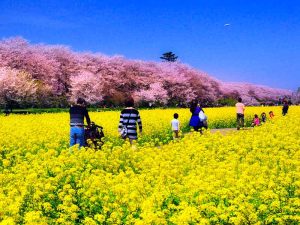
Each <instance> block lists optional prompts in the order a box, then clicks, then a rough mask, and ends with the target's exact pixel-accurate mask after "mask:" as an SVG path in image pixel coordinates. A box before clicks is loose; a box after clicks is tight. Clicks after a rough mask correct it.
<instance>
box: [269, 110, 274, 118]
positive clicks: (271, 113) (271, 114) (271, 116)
mask: <svg viewBox="0 0 300 225" xmlns="http://www.w3.org/2000/svg"><path fill="white" fill-rule="evenodd" d="M269 116H270V119H273V118H274V116H275V115H274V113H273V111H270V112H269Z"/></svg>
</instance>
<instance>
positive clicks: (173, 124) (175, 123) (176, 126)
mask: <svg viewBox="0 0 300 225" xmlns="http://www.w3.org/2000/svg"><path fill="white" fill-rule="evenodd" d="M173 117H174V119H173V120H172V121H171V127H172V131H173V133H174V136H175V138H179V128H180V127H179V126H180V125H179V120H178V117H179V115H178V113H174V116H173Z"/></svg>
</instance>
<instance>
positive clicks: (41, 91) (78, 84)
mask: <svg viewBox="0 0 300 225" xmlns="http://www.w3.org/2000/svg"><path fill="white" fill-rule="evenodd" d="M0 67H2V68H4V67H5V70H7V71H9V70H11V71H14V72H10V73H12V74H15V76H17V74H18V73H19V71H24V72H26V74H28V78H27V81H28V82H29V84H30V85H32V84H33V83H34V84H35V88H34V91H35V93H37V98H36V101H37V103H36V104H37V105H39V106H66V104H67V101H68V100H74V98H76V97H78V96H81V97H85V98H86V99H87V100H88V101H89V102H90V103H91V104H98V103H99V102H104V104H105V102H111V103H113V104H116V105H119V104H122V103H123V102H124V101H125V100H126V98H127V97H128V96H133V97H134V98H136V100H137V101H149V102H155V101H156V102H160V103H161V104H166V105H176V104H181V103H184V104H187V103H189V102H191V101H193V100H197V101H200V102H201V104H203V105H211V104H213V103H214V102H217V100H218V99H224V98H227V97H231V98H232V97H233V96H241V97H242V98H243V99H244V101H245V102H246V103H247V104H259V103H260V102H262V101H274V100H276V99H278V97H279V96H290V95H291V92H289V91H287V90H280V89H272V88H269V87H265V86H260V85H253V84H246V83H225V82H222V81H219V80H216V79H215V78H213V77H211V76H209V75H208V74H206V73H204V72H202V71H199V70H196V69H194V68H192V67H190V66H188V65H185V64H183V63H180V62H178V61H176V62H172V63H169V62H145V61H141V60H128V59H126V58H124V57H122V56H112V57H110V56H106V55H103V54H99V53H96V54H95V53H90V52H83V53H81V52H74V51H72V50H71V49H70V48H69V47H66V46H61V45H43V44H30V43H29V42H28V41H26V40H24V39H22V38H19V37H17V38H10V39H5V40H2V41H0ZM15 71H18V72H15ZM5 73H7V72H5ZM25 80H26V79H25ZM30 85H29V86H30Z"/></svg>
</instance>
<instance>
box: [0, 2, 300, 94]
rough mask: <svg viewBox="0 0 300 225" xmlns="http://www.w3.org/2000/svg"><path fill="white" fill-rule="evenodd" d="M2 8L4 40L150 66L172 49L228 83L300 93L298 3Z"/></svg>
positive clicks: (32, 4) (35, 4) (66, 4)
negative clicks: (63, 47)
mask: <svg viewBox="0 0 300 225" xmlns="http://www.w3.org/2000/svg"><path fill="white" fill-rule="evenodd" d="M0 9H1V13H0V38H1V39H3V38H8V37H13V36H22V37H23V38H25V39H27V40H29V41H30V42H31V43H45V44H64V45H68V46H70V47H71V48H72V49H73V50H75V51H91V52H101V53H103V54H107V55H115V54H118V55H123V56H125V57H127V58H130V59H142V60H151V61H159V60H160V59H159V57H160V56H161V55H162V53H164V52H166V51H173V52H174V53H175V54H176V55H178V56H179V59H180V60H181V61H182V62H184V63H187V64H189V65H191V66H193V67H195V68H198V69H200V70H202V71H205V72H207V73H209V74H210V75H211V76H213V77H215V78H218V79H220V80H223V81H238V82H250V83H255V84H262V85H268V86H270V87H275V88H285V89H292V90H296V88H298V87H300V1H296V0H285V1H284V0H222V1H221V0H219V1H216V0H198V1H196V0H190V1H177V0H164V1H158V0H155V1H154V0H153V1H149V0H146V1H142V0H140V1H137V0H122V1H121V0H102V1H101V0H98V1H97V0H82V1H78V0H73V1H67V0H59V1H58V0H48V1H46V0H40V1H37V0H30V1H29V0H23V1H22V0H1V1H0ZM225 24H230V25H229V26H224V25H225Z"/></svg>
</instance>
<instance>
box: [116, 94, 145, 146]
mask: <svg viewBox="0 0 300 225" xmlns="http://www.w3.org/2000/svg"><path fill="white" fill-rule="evenodd" d="M125 107H126V108H125V109H123V110H122V111H121V115H120V122H119V132H121V130H122V127H123V126H125V127H126V128H127V135H126V137H125V138H124V139H126V138H128V139H129V141H130V144H132V140H136V139H137V124H138V126H139V131H140V134H141V133H142V121H141V117H140V114H139V111H138V110H136V109H135V108H134V101H133V99H132V98H131V99H129V100H128V101H126V103H125Z"/></svg>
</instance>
